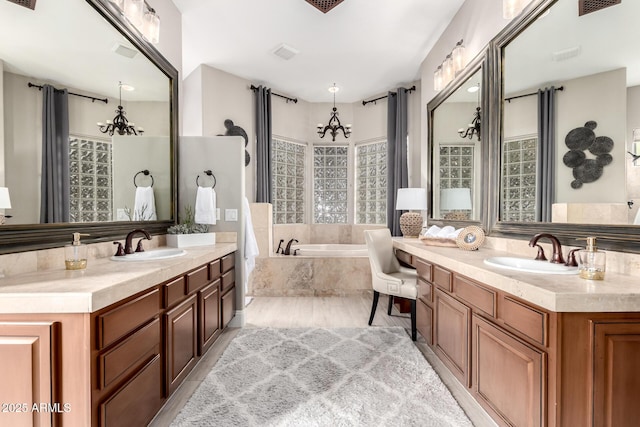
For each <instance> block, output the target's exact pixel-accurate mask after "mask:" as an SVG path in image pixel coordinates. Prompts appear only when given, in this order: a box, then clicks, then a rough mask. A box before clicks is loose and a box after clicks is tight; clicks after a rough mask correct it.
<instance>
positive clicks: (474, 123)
mask: <svg viewBox="0 0 640 427" xmlns="http://www.w3.org/2000/svg"><path fill="white" fill-rule="evenodd" d="M467 91H469V92H471V93H473V92H478V106H477V107H476V112H475V113H474V114H473V120H471V123H469V125H468V126H467V128H466V129H464V128H463V129H458V134H459V135H460V138H469V139H473V137H474V136H477V138H478V141H480V84H479V83H478V85H476V86H471V87H470V88H469V89H467Z"/></svg>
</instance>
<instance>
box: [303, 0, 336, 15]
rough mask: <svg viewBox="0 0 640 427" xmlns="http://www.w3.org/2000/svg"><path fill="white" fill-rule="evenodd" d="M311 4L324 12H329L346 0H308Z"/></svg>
mask: <svg viewBox="0 0 640 427" xmlns="http://www.w3.org/2000/svg"><path fill="white" fill-rule="evenodd" d="M306 1H307V3H309V4H310V5H311V6H313V7H315V8H316V9H318V10H319V11H320V12H322V13H327V12H329V11H330V10H331V9H333V8H334V7H336V6H337V5H339V4H340V3H342V2H343V1H344V0H306Z"/></svg>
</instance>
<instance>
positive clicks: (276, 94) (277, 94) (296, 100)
mask: <svg viewBox="0 0 640 427" xmlns="http://www.w3.org/2000/svg"><path fill="white" fill-rule="evenodd" d="M251 90H252V91H254V92H255V91H256V90H258V88H257V87H255V86H254V85H251ZM271 95H274V96H279V97H280V98H284V99H286V100H287V104H288V103H289V101H292V102H293V103H294V104H297V103H298V98H289V97H288V96H284V95H280V94H279V93H275V92H271Z"/></svg>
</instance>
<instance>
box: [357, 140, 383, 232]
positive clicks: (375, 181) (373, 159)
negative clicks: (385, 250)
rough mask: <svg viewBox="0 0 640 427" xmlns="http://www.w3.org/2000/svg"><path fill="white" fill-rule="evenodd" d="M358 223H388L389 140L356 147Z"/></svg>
mask: <svg viewBox="0 0 640 427" xmlns="http://www.w3.org/2000/svg"><path fill="white" fill-rule="evenodd" d="M355 216H356V224H386V223H387V142H386V141H383V142H376V143H373V144H366V145H359V146H357V147H356V215H355Z"/></svg>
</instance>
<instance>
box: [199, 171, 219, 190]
mask: <svg viewBox="0 0 640 427" xmlns="http://www.w3.org/2000/svg"><path fill="white" fill-rule="evenodd" d="M203 173H204V174H205V175H208V176H210V177H211V178H213V185H212V186H211V188H216V183H217V181H216V176H215V175H214V174H213V172H211V170H206V171H204V172H203ZM198 179H200V175H198V176H197V177H196V187H200V183H198Z"/></svg>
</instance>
